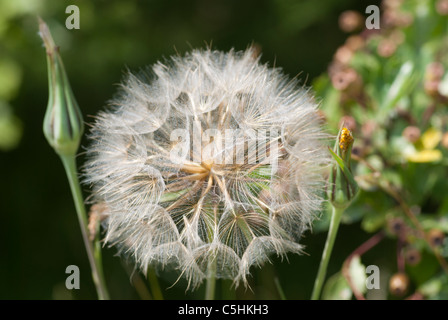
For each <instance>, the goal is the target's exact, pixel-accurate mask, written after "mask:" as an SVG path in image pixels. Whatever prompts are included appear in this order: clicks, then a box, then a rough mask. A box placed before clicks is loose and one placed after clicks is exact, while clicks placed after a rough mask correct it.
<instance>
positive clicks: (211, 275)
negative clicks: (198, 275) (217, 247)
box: [205, 257, 216, 300]
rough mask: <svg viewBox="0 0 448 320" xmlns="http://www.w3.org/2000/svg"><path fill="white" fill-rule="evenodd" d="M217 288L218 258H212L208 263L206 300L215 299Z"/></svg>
mask: <svg viewBox="0 0 448 320" xmlns="http://www.w3.org/2000/svg"><path fill="white" fill-rule="evenodd" d="M215 287H216V257H215V258H210V260H209V262H208V274H207V283H206V287H205V300H214V299H215Z"/></svg>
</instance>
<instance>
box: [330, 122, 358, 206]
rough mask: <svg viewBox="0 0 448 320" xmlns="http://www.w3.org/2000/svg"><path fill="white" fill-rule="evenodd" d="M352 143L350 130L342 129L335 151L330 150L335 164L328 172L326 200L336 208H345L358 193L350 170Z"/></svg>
mask: <svg viewBox="0 0 448 320" xmlns="http://www.w3.org/2000/svg"><path fill="white" fill-rule="evenodd" d="M353 141H354V139H353V136H352V133H351V132H350V130H348V129H347V128H345V127H343V128H342V130H341V131H340V132H339V135H338V138H337V141H336V146H335V151H332V150H330V153H331V154H332V156H333V158H334V160H335V161H336V163H335V164H334V166H333V168H332V170H331V172H330V188H329V190H328V198H329V199H330V201H331V204H332V205H333V206H334V207H336V208H341V209H344V208H347V207H348V206H349V205H350V203H351V202H352V200H353V198H354V197H355V196H356V194H357V192H358V184H357V183H356V181H355V179H354V177H353V174H352V172H351V168H350V156H351V150H352V146H353Z"/></svg>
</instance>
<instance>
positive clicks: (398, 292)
mask: <svg viewBox="0 0 448 320" xmlns="http://www.w3.org/2000/svg"><path fill="white" fill-rule="evenodd" d="M408 290H409V277H408V276H407V275H406V274H404V273H396V274H394V275H393V276H392V277H391V278H390V279H389V291H390V293H391V294H393V295H394V296H396V297H402V296H404V295H405V294H406V292H407V291H408Z"/></svg>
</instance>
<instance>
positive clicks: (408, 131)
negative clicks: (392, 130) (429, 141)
mask: <svg viewBox="0 0 448 320" xmlns="http://www.w3.org/2000/svg"><path fill="white" fill-rule="evenodd" d="M420 135H421V132H420V129H419V128H418V127H416V126H407V127H406V128H405V129H404V130H403V137H405V138H406V140H408V141H409V142H411V143H416V142H417V141H418V139H420Z"/></svg>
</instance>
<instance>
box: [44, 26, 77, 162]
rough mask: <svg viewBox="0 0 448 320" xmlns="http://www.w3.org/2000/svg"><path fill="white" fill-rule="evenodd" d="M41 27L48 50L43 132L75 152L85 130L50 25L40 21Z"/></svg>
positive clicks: (64, 151)
mask: <svg viewBox="0 0 448 320" xmlns="http://www.w3.org/2000/svg"><path fill="white" fill-rule="evenodd" d="M39 30H40V35H41V37H42V40H43V42H44V45H45V49H46V51H47V64H48V84H49V99H48V105H47V111H46V113H45V118H44V125H43V131H44V134H45V137H46V138H47V141H48V143H49V144H50V145H51V146H52V147H53V149H54V150H55V151H56V152H57V153H58V154H59V155H63V156H67V155H75V154H76V151H77V150H78V148H79V144H80V141H81V137H82V134H83V130H84V124H83V119H82V115H81V111H80V110H79V107H78V103H77V102H76V100H75V97H74V95H73V92H72V89H71V87H70V83H69V81H68V77H67V74H66V73H65V69H64V65H63V63H62V59H61V56H60V55H59V50H58V47H57V46H56V45H55V43H54V41H53V38H52V37H51V34H50V31H49V29H48V27H47V25H46V24H45V23H44V22H43V21H42V20H40V21H39Z"/></svg>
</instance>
